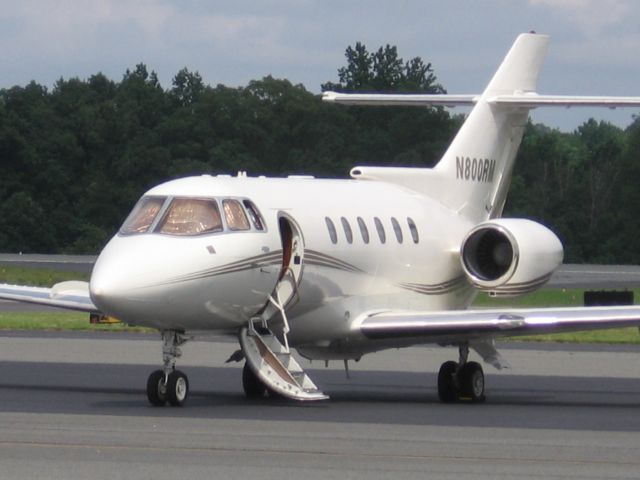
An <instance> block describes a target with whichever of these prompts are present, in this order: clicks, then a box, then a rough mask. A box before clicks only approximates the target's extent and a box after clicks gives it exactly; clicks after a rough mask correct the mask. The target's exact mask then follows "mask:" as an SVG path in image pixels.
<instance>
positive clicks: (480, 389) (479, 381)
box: [438, 343, 485, 403]
mask: <svg viewBox="0 0 640 480" xmlns="http://www.w3.org/2000/svg"><path fill="white" fill-rule="evenodd" d="M458 350H459V354H460V358H459V361H458V362H453V361H448V362H444V363H443V364H442V366H441V367H440V371H439V372H438V396H439V397H440V401H442V402H444V403H452V402H456V401H458V400H470V401H472V402H483V401H484V399H485V396H484V373H483V371H482V366H480V364H479V363H477V362H468V361H467V359H468V358H469V344H468V343H461V344H460V345H459V347H458Z"/></svg>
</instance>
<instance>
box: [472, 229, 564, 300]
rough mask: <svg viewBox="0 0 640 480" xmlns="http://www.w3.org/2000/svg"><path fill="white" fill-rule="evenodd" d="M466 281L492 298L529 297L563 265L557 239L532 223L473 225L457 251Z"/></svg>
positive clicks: (561, 250) (551, 233) (561, 251)
mask: <svg viewBox="0 0 640 480" xmlns="http://www.w3.org/2000/svg"><path fill="white" fill-rule="evenodd" d="M460 257H461V260H462V268H463V269H464V272H465V274H466V275H467V278H468V279H469V281H470V282H471V283H472V284H473V285H474V286H475V287H476V288H477V289H478V290H481V291H484V292H489V294H490V295H492V296H515V295H521V294H524V293H529V292H532V291H534V290H536V289H537V288H539V287H540V286H542V285H543V284H544V283H546V282H547V280H549V278H550V277H551V275H552V274H553V272H554V271H555V270H556V268H558V266H559V265H560V264H561V263H562V257H563V249H562V243H560V240H559V239H558V237H557V236H556V235H555V234H554V233H553V232H552V231H551V230H549V229H548V228H547V227H545V226H544V225H541V224H539V223H536V222H533V221H531V220H525V219H517V218H499V219H494V220H489V221H487V222H483V223H481V224H479V225H476V226H475V227H474V228H473V229H472V230H471V231H470V232H469V233H468V234H467V236H466V237H465V238H464V240H463V241H462V246H461V247H460Z"/></svg>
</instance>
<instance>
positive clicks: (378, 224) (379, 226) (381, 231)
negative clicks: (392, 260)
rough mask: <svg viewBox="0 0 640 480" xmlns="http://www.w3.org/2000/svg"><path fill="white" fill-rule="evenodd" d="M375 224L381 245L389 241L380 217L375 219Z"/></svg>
mask: <svg viewBox="0 0 640 480" xmlns="http://www.w3.org/2000/svg"><path fill="white" fill-rule="evenodd" d="M373 223H375V224H376V230H377V231H378V237H379V238H380V243H385V242H386V241H387V234H386V233H385V231H384V225H382V221H381V220H380V219H379V218H378V217H375V218H374V219H373Z"/></svg>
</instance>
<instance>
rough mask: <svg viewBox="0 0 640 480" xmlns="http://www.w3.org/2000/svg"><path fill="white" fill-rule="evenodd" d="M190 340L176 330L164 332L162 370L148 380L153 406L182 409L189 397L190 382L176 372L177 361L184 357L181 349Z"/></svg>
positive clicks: (148, 389) (154, 373)
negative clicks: (167, 405) (166, 404)
mask: <svg viewBox="0 0 640 480" xmlns="http://www.w3.org/2000/svg"><path fill="white" fill-rule="evenodd" d="M188 340H189V339H188V338H187V337H185V336H184V335H183V334H182V333H181V332H178V331H175V330H163V331H162V361H163V363H164V367H163V368H162V370H156V371H154V372H153V373H151V375H149V379H148V380H147V398H148V399H149V403H151V405H155V406H157V407H161V406H163V405H164V404H165V403H167V402H169V405H172V406H174V407H181V406H182V405H183V404H184V402H186V401H187V397H188V396H189V380H188V379H187V376H186V375H185V374H184V373H182V372H181V371H180V370H176V359H177V358H180V357H181V356H182V351H181V349H180V346H181V345H184V344H185V343H186V342H187V341H188Z"/></svg>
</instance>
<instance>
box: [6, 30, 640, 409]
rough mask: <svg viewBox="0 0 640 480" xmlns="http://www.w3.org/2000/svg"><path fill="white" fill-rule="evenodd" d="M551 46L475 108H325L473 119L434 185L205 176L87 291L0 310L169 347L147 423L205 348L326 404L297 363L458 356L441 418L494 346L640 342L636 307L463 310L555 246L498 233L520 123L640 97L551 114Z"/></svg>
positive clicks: (639, 101) (174, 193)
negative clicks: (547, 76)
mask: <svg viewBox="0 0 640 480" xmlns="http://www.w3.org/2000/svg"><path fill="white" fill-rule="evenodd" d="M547 42H548V38H547V37H546V36H543V35H537V34H523V35H520V36H519V37H518V38H517V40H516V41H515V43H514V45H513V47H512V48H511V50H510V51H509V53H508V54H507V56H506V58H505V59H504V61H503V62H502V64H501V65H500V67H499V69H498V71H497V72H496V74H495V75H494V77H493V79H492V80H491V81H490V82H489V85H488V86H487V88H486V89H485V91H484V92H483V93H482V94H481V95H477V96H468V95H462V96H461V95H377V94H339V93H333V92H327V93H325V94H324V100H326V101H329V102H334V103H344V104H359V105H368V104H371V105H417V106H425V105H442V106H456V105H473V108H472V110H471V112H470V113H469V115H468V118H467V119H466V121H465V122H464V125H463V126H462V128H461V129H460V131H459V133H458V134H457V136H456V137H455V139H454V140H453V142H452V143H451V146H450V147H449V149H448V150H447V151H446V153H445V154H444V156H443V157H442V159H441V160H440V162H439V163H438V164H437V165H436V166H435V167H434V168H390V167H356V168H354V169H353V170H351V177H352V179H350V180H326V179H324V180H321V179H314V178H312V177H289V178H264V177H258V178H252V177H248V176H247V175H246V174H244V173H242V172H241V173H240V174H238V176H236V177H230V176H224V175H218V176H209V175H203V176H199V177H189V178H183V179H179V180H174V181H170V182H167V183H164V184H161V185H159V186H157V187H154V188H152V189H151V190H149V191H148V192H146V193H145V194H144V195H143V196H142V198H141V199H140V201H139V202H138V204H137V205H136V206H135V207H134V209H133V211H132V213H131V214H130V215H129V217H128V218H127V219H126V221H125V222H124V224H123V226H122V228H121V229H120V231H119V232H118V234H117V235H116V236H115V237H113V239H111V241H110V242H109V243H108V245H107V246H106V247H105V248H104V250H103V251H102V253H101V254H100V256H99V258H98V260H97V262H96V264H95V267H94V269H93V273H92V275H91V280H90V282H89V283H88V284H87V283H83V282H64V283H61V284H58V285H55V286H54V287H53V288H50V289H42V288H32V287H23V286H10V285H0V298H4V299H13V300H20V301H26V302H35V303H41V304H47V305H53V306H58V307H63V308H69V309H75V310H82V311H88V312H93V313H100V314H103V315H108V316H112V317H116V318H118V319H120V320H122V321H123V322H126V323H128V324H131V325H142V326H146V327H153V328H157V329H158V330H159V331H160V332H161V333H162V358H163V367H162V368H161V369H158V370H156V371H154V372H153V373H151V375H150V376H149V378H148V381H147V396H148V399H149V401H150V402H151V403H152V404H153V405H164V404H165V403H167V402H168V403H169V404H171V405H174V406H179V405H182V404H183V403H184V402H185V401H186V399H187V396H188V390H189V383H188V380H187V377H186V376H185V374H184V373H182V372H181V371H179V370H177V369H176V368H175V364H176V359H177V358H178V357H180V355H181V351H180V347H181V345H182V344H183V343H184V342H185V341H187V340H188V339H189V338H191V336H192V335H197V334H198V332H211V331H214V332H218V333H225V334H229V335H233V336H236V337H237V338H238V339H239V344H240V349H239V350H238V351H237V352H236V353H235V354H234V355H233V356H232V359H234V360H238V361H240V360H242V359H244V360H245V366H244V370H243V386H244V390H245V393H246V395H247V396H249V397H259V396H263V395H265V393H266V392H275V393H277V394H279V395H282V396H285V397H288V398H292V399H296V400H320V399H325V398H327V396H326V395H325V394H324V393H322V392H321V391H320V390H319V389H318V388H317V387H316V385H315V384H314V383H313V381H312V380H311V379H310V378H309V377H308V375H307V374H305V372H304V370H303V369H302V368H301V366H300V364H299V363H298V362H297V361H296V360H295V359H294V358H293V356H292V355H291V349H295V350H297V352H298V353H299V354H300V355H301V356H302V357H304V358H307V359H314V360H315V359H320V360H327V361H328V360H343V361H345V365H346V362H348V361H349V360H358V359H360V358H361V357H362V356H363V355H365V354H367V353H371V352H375V351H379V350H383V349H388V348H399V347H406V346H410V345H416V344H425V343H437V344H440V345H448V346H454V347H457V349H458V358H457V361H448V362H445V363H444V364H443V365H442V367H441V368H440V372H439V374H438V395H439V397H440V399H441V400H442V401H444V402H453V401H457V400H459V399H469V400H471V401H482V400H483V399H484V398H485V388H484V387H485V382H484V373H483V370H482V367H481V366H480V364H479V363H477V362H474V361H470V360H469V352H470V350H473V351H475V352H476V353H477V354H478V355H479V357H480V358H482V359H483V360H484V362H487V363H489V364H491V365H493V366H495V367H497V368H503V367H505V366H506V365H507V363H506V361H505V360H504V359H503V358H502V357H501V356H500V354H499V353H498V352H497V350H496V348H495V346H494V339H496V338H498V337H503V336H516V335H522V334H535V333H548V332H558V331H572V330H588V329H598V328H609V327H618V326H628V325H640V307H635V306H633V307H604V308H601V307H598V308H552V309H527V310H522V309H501V310H485V309H483V310H468V309H467V308H468V307H469V305H470V304H471V303H472V301H473V299H474V297H475V296H476V294H477V293H478V292H481V291H482V292H489V293H490V294H492V295H496V296H512V295H520V294H525V293H528V292H531V291H533V290H535V289H537V288H539V287H541V286H542V285H543V284H544V283H545V282H546V281H547V280H548V279H549V277H550V276H551V274H552V273H553V272H554V270H555V269H556V268H557V267H558V266H559V265H560V263H561V262H562V256H563V249H562V245H561V243H560V241H559V240H558V238H557V237H556V235H554V234H553V233H552V232H551V231H550V230H549V229H547V228H546V227H545V226H543V225H540V224H539V223H536V222H533V221H531V220H526V219H515V218H501V214H502V210H503V207H504V204H505V200H506V197H507V191H508V187H509V183H510V179H511V172H512V169H513V163H514V159H515V156H516V152H517V150H518V146H519V144H520V140H521V138H522V134H523V131H524V128H525V125H526V123H527V118H528V113H529V110H530V109H532V108H536V107H540V106H549V105H552V106H553V105H560V106H574V105H583V106H584V105H588V106H593V105H601V106H607V107H622V106H640V97H637V98H636V97H631V98H621V97H575V96H548V95H538V94H537V93H536V81H537V77H538V71H539V69H540V66H541V63H542V60H543V57H544V54H545V51H546V48H547Z"/></svg>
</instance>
